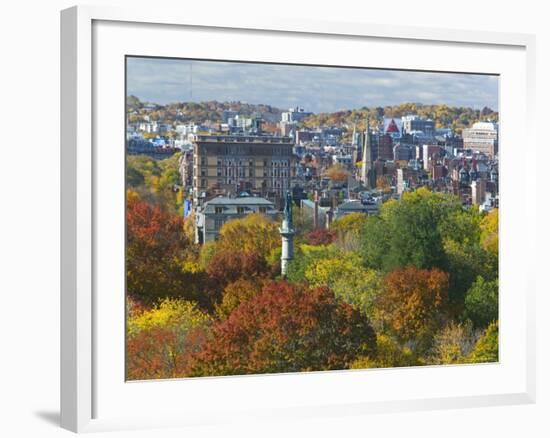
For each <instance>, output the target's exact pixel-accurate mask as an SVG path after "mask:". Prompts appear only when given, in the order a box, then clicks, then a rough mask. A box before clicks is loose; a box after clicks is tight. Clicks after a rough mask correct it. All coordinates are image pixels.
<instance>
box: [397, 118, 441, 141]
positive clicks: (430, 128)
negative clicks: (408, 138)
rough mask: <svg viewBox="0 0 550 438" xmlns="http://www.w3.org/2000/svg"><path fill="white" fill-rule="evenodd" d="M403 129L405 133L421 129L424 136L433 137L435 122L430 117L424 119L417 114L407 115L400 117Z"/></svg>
mask: <svg viewBox="0 0 550 438" xmlns="http://www.w3.org/2000/svg"><path fill="white" fill-rule="evenodd" d="M401 122H402V123H403V131H405V133H406V134H412V133H413V132H417V131H422V132H423V133H424V135H425V136H427V137H433V136H434V135H435V122H434V121H433V120H431V119H424V118H422V117H419V116H417V115H408V116H403V117H401Z"/></svg>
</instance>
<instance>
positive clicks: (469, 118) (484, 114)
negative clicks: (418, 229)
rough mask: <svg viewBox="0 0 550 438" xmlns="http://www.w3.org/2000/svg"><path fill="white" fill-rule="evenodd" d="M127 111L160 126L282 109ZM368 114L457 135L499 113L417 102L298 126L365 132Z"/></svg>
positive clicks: (185, 105)
mask: <svg viewBox="0 0 550 438" xmlns="http://www.w3.org/2000/svg"><path fill="white" fill-rule="evenodd" d="M127 110H128V113H129V114H130V116H129V120H130V121H131V122H135V121H140V120H142V119H143V116H145V115H147V116H148V117H149V119H150V120H158V121H162V122H163V123H187V122H195V123H202V122H207V121H210V122H214V123H217V122H221V121H222V119H223V111H224V110H234V111H237V112H238V113H239V114H241V115H243V116H250V115H252V114H254V113H257V112H258V113H261V114H262V117H263V118H264V119H265V120H267V121H268V122H271V123H275V122H278V121H279V120H281V113H282V112H283V111H286V110H283V109H280V108H277V107H274V106H271V105H264V104H250V103H244V102H218V101H215V100H213V101H209V102H177V103H171V104H168V105H154V104H152V103H150V102H142V101H140V100H139V99H138V98H137V97H135V96H128V98H127ZM367 114H369V115H370V119H371V125H372V126H373V127H374V126H375V125H376V123H377V120H380V119H381V118H382V117H395V118H400V117H402V116H405V115H407V114H417V115H419V116H421V117H426V118H430V119H432V120H434V121H435V124H436V128H451V129H453V130H454V131H455V132H456V133H458V134H460V133H461V132H462V129H464V128H467V127H469V126H471V125H472V124H473V123H475V122H478V121H482V120H483V121H486V120H491V121H498V112H496V111H493V110H492V109H490V108H483V109H482V110H476V109H473V108H466V107H453V106H448V105H424V104H420V103H403V104H400V105H393V106H386V107H371V108H369V107H363V108H359V109H350V110H346V111H338V112H334V113H319V114H313V115H311V116H309V117H307V118H306V119H304V121H303V122H302V123H301V126H302V127H309V128H315V127H318V126H338V127H344V128H348V131H350V130H351V129H353V125H354V123H356V124H357V129H365V119H366V117H367Z"/></svg>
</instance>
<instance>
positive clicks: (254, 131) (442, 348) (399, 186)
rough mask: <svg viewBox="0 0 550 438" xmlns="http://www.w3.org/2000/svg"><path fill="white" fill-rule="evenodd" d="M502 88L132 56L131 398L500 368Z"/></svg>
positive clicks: (443, 77)
mask: <svg viewBox="0 0 550 438" xmlns="http://www.w3.org/2000/svg"><path fill="white" fill-rule="evenodd" d="M499 81H500V77H499V75H497V74H486V73H483V72H441V71H420V70H395V69H390V68H388V69H384V68H367V67H358V66H349V65H344V66H339V65H308V64H282V63H265V62H251V61H241V60H215V59H183V58H166V57H145V56H133V55H127V56H126V57H125V86H126V90H125V103H124V106H125V126H124V130H125V132H124V134H123V132H122V129H123V127H122V126H120V135H121V140H122V135H124V136H125V137H124V138H125V145H124V147H125V165H126V168H125V181H126V183H125V191H126V193H125V206H124V208H125V218H126V219H125V233H126V235H125V242H126V247H125V267H126V272H125V277H126V278H125V291H121V290H116V291H115V290H113V291H112V293H114V294H117V293H121V294H125V303H126V308H125V312H126V314H125V322H126V330H125V337H126V339H125V361H126V364H125V366H126V370H125V374H126V380H127V381H139V380H154V379H180V378H198V377H219V376H238V375H261V374H278V373H303V372H319V371H340V372H341V371H344V370H365V369H381V368H384V369H388V368H390V369H391V368H401V367H421V366H431V367H436V366H437V367H440V366H449V365H455V366H456V365H474V366H481V364H486V363H490V362H499ZM121 103H122V102H121ZM121 110H122V108H121ZM507 120H508V119H507ZM120 125H122V123H120ZM115 140H116V139H115ZM115 144H118V143H117V142H116V141H115ZM119 190H120V189H119ZM120 191H121V190H120ZM121 208H122V205H121Z"/></svg>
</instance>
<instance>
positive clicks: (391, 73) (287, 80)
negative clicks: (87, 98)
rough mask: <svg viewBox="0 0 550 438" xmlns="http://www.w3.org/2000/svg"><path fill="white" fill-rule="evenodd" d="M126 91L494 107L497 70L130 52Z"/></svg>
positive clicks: (281, 101) (276, 101) (285, 104)
mask: <svg viewBox="0 0 550 438" xmlns="http://www.w3.org/2000/svg"><path fill="white" fill-rule="evenodd" d="M127 62H128V65H127V87H128V90H127V91H128V95H135V96H137V97H138V98H140V99H141V100H143V101H149V102H155V103H159V104H166V103H171V102H189V101H193V102H202V101H207V100H218V101H242V102H248V103H254V104H260V103H263V104H268V105H272V106H275V107H279V108H283V109H284V108H290V107H293V106H297V105H299V106H302V107H304V108H305V109H306V110H307V111H313V112H334V111H339V110H343V109H353V108H360V107H363V106H369V107H370V106H384V105H395V104H399V103H404V102H418V103H424V104H447V105H451V106H469V107H473V108H483V107H484V106H488V107H490V108H492V109H495V110H496V109H498V78H497V77H496V76H486V75H475V74H454V73H424V72H410V71H398V70H369V69H352V68H339V67H338V68H335V67H316V66H291V65H271V64H248V63H238V62H218V61H190V60H179V59H160V58H158V59H157V58H128V60H127Z"/></svg>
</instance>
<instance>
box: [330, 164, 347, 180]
mask: <svg viewBox="0 0 550 438" xmlns="http://www.w3.org/2000/svg"><path fill="white" fill-rule="evenodd" d="M349 175H350V174H349V172H348V171H347V170H346V169H345V168H344V166H342V165H341V164H334V165H332V166H330V167H329V168H328V169H327V170H326V171H325V176H326V177H327V178H330V179H331V180H332V181H334V182H346V181H347V179H348V177H349Z"/></svg>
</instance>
